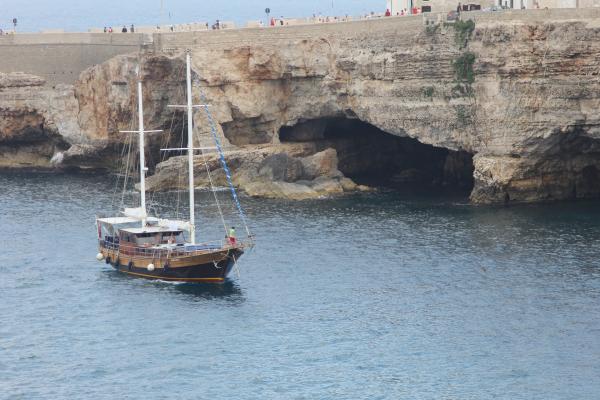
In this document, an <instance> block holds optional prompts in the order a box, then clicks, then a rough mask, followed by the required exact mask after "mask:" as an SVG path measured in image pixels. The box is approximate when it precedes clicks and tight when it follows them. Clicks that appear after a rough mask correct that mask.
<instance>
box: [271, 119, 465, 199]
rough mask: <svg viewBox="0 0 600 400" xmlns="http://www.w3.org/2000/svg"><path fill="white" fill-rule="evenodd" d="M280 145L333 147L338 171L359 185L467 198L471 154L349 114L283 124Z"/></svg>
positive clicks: (318, 147) (320, 148) (317, 147)
mask: <svg viewBox="0 0 600 400" xmlns="http://www.w3.org/2000/svg"><path fill="white" fill-rule="evenodd" d="M279 140H280V141H281V142H282V143H290V142H312V143H314V144H315V147H316V149H317V151H320V150H324V149H326V148H334V149H335V150H336V151H337V154H338V160H339V164H338V169H339V170H340V171H341V172H342V173H343V174H344V175H345V176H347V177H349V178H351V179H352V180H354V181H355V182H356V183H358V184H362V185H368V186H372V187H379V188H388V189H393V190H397V191H403V192H409V193H410V192H415V193H431V194H439V193H447V194H457V195H465V196H468V195H469V193H470V192H471V190H472V189H473V170H474V167H473V155H472V154H470V153H467V152H464V151H453V150H449V149H445V148H440V147H435V146H431V145H427V144H423V143H421V142H419V141H418V140H416V139H412V138H408V137H400V136H396V135H393V134H390V133H387V132H384V131H382V130H381V129H379V128H377V127H375V126H373V125H371V124H368V123H366V122H363V121H360V120H358V119H350V118H321V119H314V120H309V121H303V122H300V123H298V124H296V125H294V126H284V127H282V128H281V130H280V132H279Z"/></svg>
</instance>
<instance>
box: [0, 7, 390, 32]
mask: <svg viewBox="0 0 600 400" xmlns="http://www.w3.org/2000/svg"><path fill="white" fill-rule="evenodd" d="M162 4H163V7H162V14H161V0H128V1H122V0H0V28H1V29H4V30H9V29H10V30H12V22H11V21H12V19H13V18H14V17H16V18H17V20H18V25H17V31H29V32H30V31H39V30H41V29H58V28H60V29H66V30H70V31H80V32H84V31H87V29H88V28H90V27H100V28H102V27H104V26H112V27H113V28H118V27H121V26H122V25H127V27H129V25H130V24H136V25H148V26H154V25H156V24H159V23H162V24H178V23H186V22H194V21H199V22H211V23H213V22H215V20H216V19H220V20H221V21H234V22H235V23H236V24H237V25H238V26H245V25H246V22H247V21H249V20H259V19H261V18H262V19H263V20H265V21H266V14H265V8H267V7H268V8H270V10H271V16H274V17H280V16H284V17H308V16H311V15H313V14H319V13H321V14H322V15H323V16H326V15H331V16H333V15H338V16H342V15H346V14H349V15H364V14H366V13H369V12H371V11H374V12H377V13H383V12H385V7H386V1H385V0H325V1H323V0H303V1H284V0H263V1H253V0H229V1H213V2H209V1H190V0H162Z"/></svg>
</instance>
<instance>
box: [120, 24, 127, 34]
mask: <svg viewBox="0 0 600 400" xmlns="http://www.w3.org/2000/svg"><path fill="white" fill-rule="evenodd" d="M121 33H127V27H126V26H125V25H123V29H121Z"/></svg>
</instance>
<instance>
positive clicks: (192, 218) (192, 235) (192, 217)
mask: <svg viewBox="0 0 600 400" xmlns="http://www.w3.org/2000/svg"><path fill="white" fill-rule="evenodd" d="M186 64H187V74H186V75H187V117H188V118H187V128H188V149H187V150H188V151H187V153H188V172H189V190H190V239H191V242H192V244H194V243H196V225H195V224H196V222H195V215H194V205H195V200H194V134H193V131H194V127H193V121H192V67H191V55H190V51H189V50H188V51H187V53H186Z"/></svg>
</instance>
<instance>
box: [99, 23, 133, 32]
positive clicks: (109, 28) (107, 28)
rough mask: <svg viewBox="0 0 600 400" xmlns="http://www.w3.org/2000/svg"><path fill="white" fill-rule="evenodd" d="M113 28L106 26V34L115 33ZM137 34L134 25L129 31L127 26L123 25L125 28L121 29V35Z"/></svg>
mask: <svg viewBox="0 0 600 400" xmlns="http://www.w3.org/2000/svg"><path fill="white" fill-rule="evenodd" d="M113 32H114V30H113V27H112V26H105V27H104V33H113ZM127 32H129V33H135V26H134V25H133V24H131V26H130V27H129V29H127V26H125V25H123V28H121V33H127Z"/></svg>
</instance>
